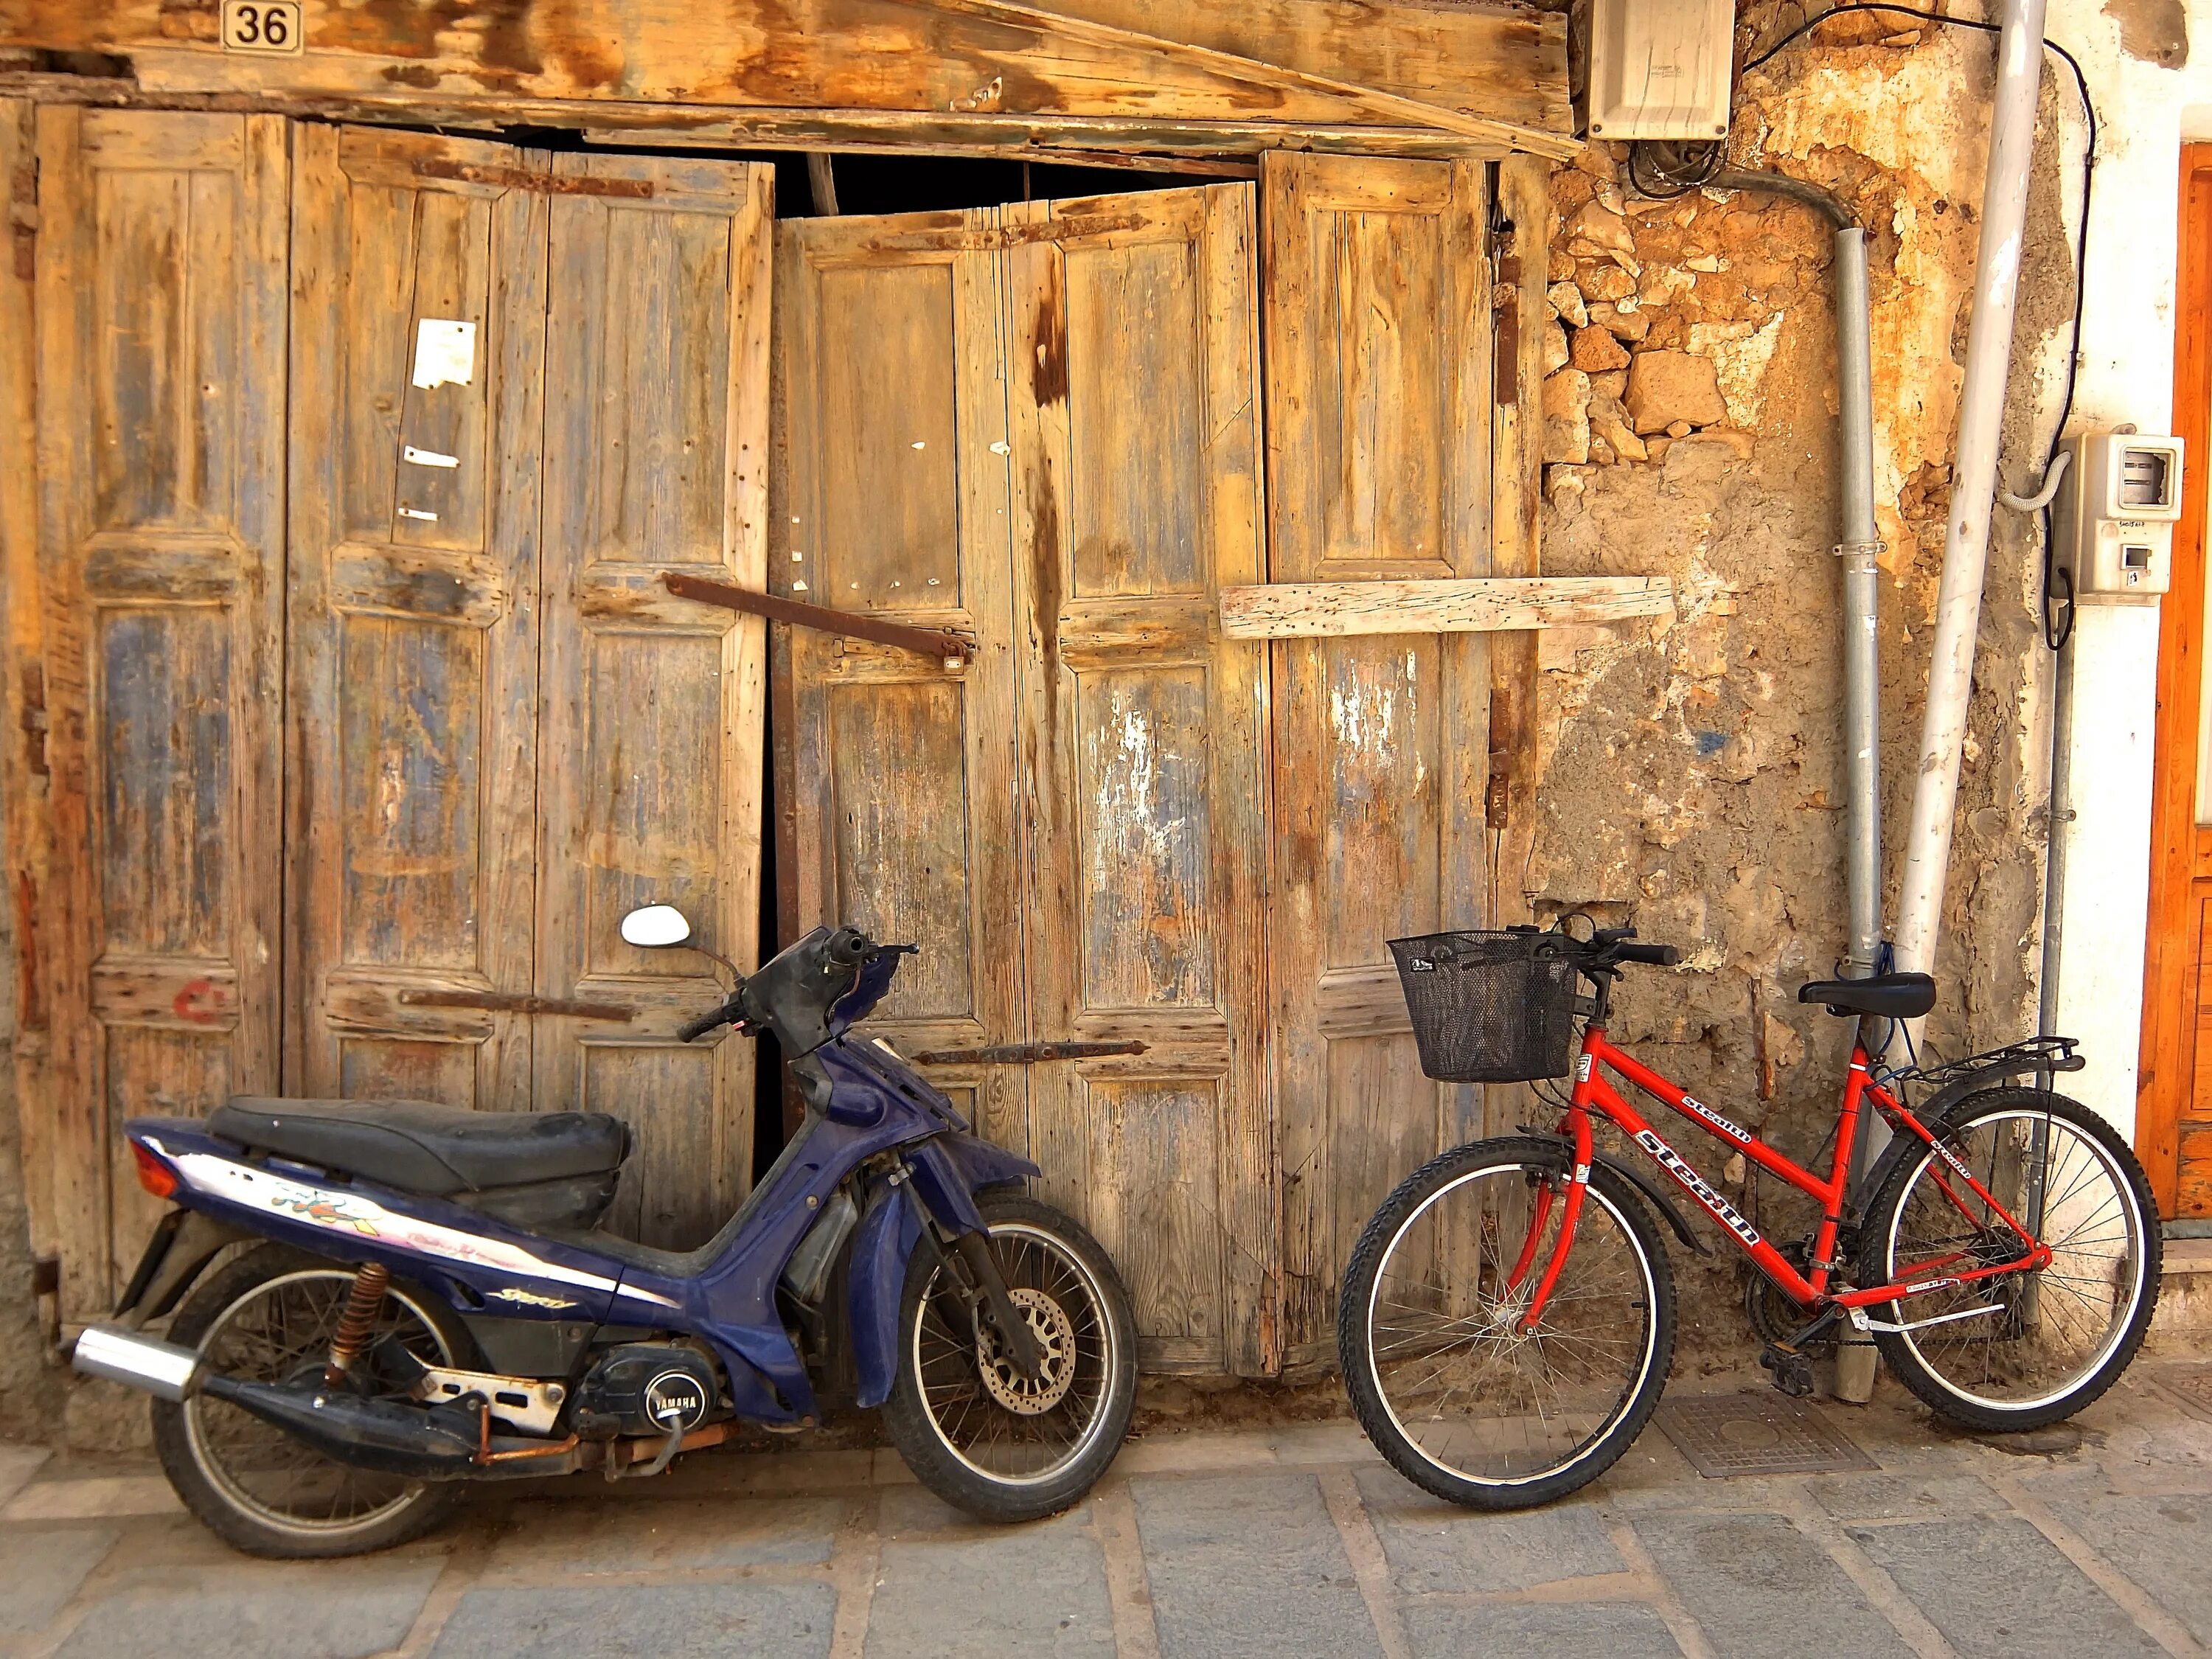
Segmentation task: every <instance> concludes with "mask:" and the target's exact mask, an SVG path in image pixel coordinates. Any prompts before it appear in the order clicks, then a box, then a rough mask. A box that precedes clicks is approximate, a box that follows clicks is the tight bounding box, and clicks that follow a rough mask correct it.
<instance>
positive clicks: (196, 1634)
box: [0, 1361, 2212, 1659]
mask: <svg viewBox="0 0 2212 1659" xmlns="http://www.w3.org/2000/svg"><path fill="white" fill-rule="evenodd" d="M2207 1376H2212V1372H2208V1371H2207V1370H2204V1369H2203V1368H2198V1369H2197V1370H2184V1369H2181V1368H2179V1367H2176V1366H2173V1365H2172V1364H2163V1365H2162V1364H2158V1363H2155V1362H2148V1361H2147V1362H2146V1363H2145V1364H2142V1365H2140V1366H2138V1367H2137V1368H2136V1371H2135V1372H2134V1373H2132V1374H2131V1375H2130V1377H2129V1378H2128V1379H2127V1380H2126V1381H2125V1382H2124V1383H2123V1384H2122V1386H2121V1387H2120V1388H2119V1389H2116V1390H2115V1391H2114V1392H2113V1394H2112V1395H2110V1396H2108V1397H2107V1398H2106V1400H2105V1401H2101V1402H2100V1403H2099V1404H2098V1405H2097V1406H2095V1407H2092V1408H2091V1409H2090V1410H2089V1411H2088V1412H2087V1413H2084V1414H2083V1415H2082V1417H2081V1419H2080V1428H2081V1431H2082V1432H2081V1435H2080V1436H2079V1443H2078V1444H2073V1445H2071V1446H2070V1448H2069V1444H2068V1443H2069V1442H2071V1441H2072V1440H2073V1439H2074V1438H2075V1437H2073V1436H2071V1435H2069V1434H2053V1435H2051V1436H2050V1437H2047V1438H2043V1439H2040V1440H2039V1441H2038V1444H2039V1445H2041V1446H2043V1447H2045V1449H2043V1450H2031V1449H2026V1448H2022V1447H2018V1446H2015V1447H2012V1448H2010V1449H1998V1448H1996V1447H1995V1446H1993V1445H1991V1444H1990V1443H1984V1442H1982V1441H1979V1440H1977V1439H1975V1438H1972V1437H1967V1436H1964V1435H1960V1434H1958V1433H1955V1432H1953V1431H1948V1430H1946V1429H1943V1428H1942V1427H1940V1426H1938V1425H1936V1424H1934V1423H1933V1422H1932V1421H1931V1420H1930V1419H1929V1418H1928V1416H1927V1415H1926V1414H1925V1413H1923V1412H1921V1411H1920V1410H1919V1409H1918V1407H1917V1406H1914V1405H1913V1404H1912V1403H1911V1401H1908V1400H1905V1399H1904V1398H1903V1397H1902V1396H1898V1397H1894V1398H1892V1397H1889V1396H1888V1395H1887V1394H1886V1395H1885V1396H1884V1398H1883V1399H1882V1400H1881V1401H1877V1403H1876V1404H1875V1405H1874V1406H1871V1407H1863V1408H1852V1407H1841V1406H1833V1405H1830V1406H1826V1407H1823V1408H1822V1410H1823V1411H1824V1413H1825V1414H1826V1416H1827V1417H1828V1419H1829V1420H1830V1421H1831V1422H1832V1423H1834V1424H1835V1425H1838V1426H1840V1427H1841V1428H1843V1429H1844V1431H1846V1432H1847V1433H1848V1434H1849V1436H1850V1438H1851V1439H1852V1440H1853V1441H1854V1442H1855V1443H1857V1445H1858V1446H1859V1447H1860V1448H1862V1449H1863V1450H1864V1451H1865V1452H1866V1453H1867V1454H1868V1455H1869V1456H1870V1457H1871V1458H1872V1459H1873V1461H1874V1462H1875V1463H1876V1464H1877V1465H1878V1466H1879V1467H1878V1468H1876V1469H1875V1470H1873V1471H1869V1472H1863V1473H1857V1474H1828V1475H1804V1476H1797V1477H1791V1478H1779V1477H1738V1478H1735V1479H1728V1480H1707V1479H1704V1478H1702V1477H1700V1476H1699V1474H1696V1473H1695V1472H1694V1471H1693V1470H1692V1468H1691V1466H1690V1465H1689V1464H1688V1463H1687V1462H1685V1461H1684V1459H1683V1458H1682V1456H1681V1455H1680V1454H1679V1453H1678V1452H1677V1451H1676V1450H1675V1449H1674V1446H1673V1445H1672V1444H1671V1443H1669V1442H1668V1439H1667V1438H1666V1437H1664V1436H1663V1435H1662V1433H1661V1432H1660V1431H1659V1430H1658V1429H1657V1428H1656V1427H1654V1428H1652V1429H1650V1430H1649V1431H1646V1433H1645V1434H1644V1437H1643V1439H1642V1440H1641V1441H1640V1442H1639V1443H1638V1444H1637V1446H1636V1447H1635V1448H1634V1449H1632V1451H1631V1452H1630V1453H1629V1455H1628V1456H1627V1457H1626V1459H1624V1460H1623V1461H1622V1462H1621V1463H1620V1465H1618V1466H1617V1467H1616V1468H1615V1469H1614V1470H1613V1472H1612V1473H1611V1474H1608V1475H1607V1477H1606V1478H1605V1479H1604V1480H1601V1481H1600V1482H1598V1483H1597V1484H1596V1485H1595V1486H1592V1487H1590V1488H1589V1489H1587V1490H1586V1491H1585V1492H1583V1493H1582V1494H1580V1495H1578V1496H1577V1498H1574V1499H1571V1500H1570V1501H1568V1502H1565V1503H1563V1504H1556V1505H1553V1507H1551V1508H1549V1509H1545V1510H1534V1511H1530V1512H1527V1513H1522V1514H1519V1515H1512V1516H1483V1515H1474V1514H1469V1513H1467V1512H1464V1511H1462V1510H1455V1509H1452V1508H1450V1507H1449V1506H1447V1505H1444V1504H1437V1503H1435V1502H1433V1501H1431V1499H1429V1498H1426V1497H1425V1495H1423V1494H1422V1493H1420V1492H1418V1491H1416V1490H1415V1489H1414V1488H1413V1487H1412V1486H1407V1484H1406V1483H1405V1482H1404V1481H1402V1480H1400V1479H1398V1477H1397V1476H1396V1475H1395V1474H1392V1473H1391V1472H1390V1471H1389V1469H1388V1468H1385V1467H1384V1466H1383V1464H1382V1463H1381V1462H1379V1461H1378V1460H1377V1459H1376V1457H1375V1455H1373V1453H1372V1452H1371V1451H1370V1449H1369V1448H1368V1446H1367V1443H1365V1441H1364V1440H1363V1439H1361V1438H1360V1437H1359V1434H1358V1431H1357V1429H1356V1428H1355V1427H1354V1426H1353V1425H1350V1424H1348V1423H1330V1424H1319V1425H1299V1426H1294V1427H1281V1428H1274V1429H1266V1430H1246V1431H1235V1432H1189V1433H1175V1432H1163V1433H1156V1434H1152V1435H1148V1436H1146V1437H1143V1438H1141V1439H1139V1440H1137V1441H1133V1442H1132V1443H1130V1444H1129V1445H1128V1446H1127V1448H1126V1449H1124V1451H1123V1453H1122V1455H1121V1460H1120V1462H1118V1463H1117V1465H1116V1466H1115V1469H1114V1471H1113V1473H1112V1474H1109V1477H1108V1478H1107V1479H1106V1480H1105V1481H1103V1483H1101V1485H1100V1486H1099V1487H1098V1489H1097V1491H1096V1492H1094V1493H1093V1494H1092V1495H1091V1498H1089V1499H1088V1500H1087V1501H1086V1502H1085V1503H1084V1504H1081V1505H1079V1506H1078V1507H1077V1508H1076V1509H1074V1510H1072V1511H1070V1512H1069V1513H1067V1514H1066V1515H1064V1516H1059V1517H1058V1518H1056V1519H1054V1520H1051V1521H1048V1522H1042V1523H1041V1524H1038V1525H1036V1526H1030V1527H1024V1528H1012V1529H998V1528H985V1527H981V1526H976V1525H974V1524H972V1523H970V1522H967V1521H966V1520H964V1519H963V1517H961V1516H958V1515H957V1514H955V1513H954V1512H952V1511H951V1510H947V1509H946V1508H945V1507H944V1506H943V1505H942V1504H939V1503H938V1502H937V1501H936V1500H935V1499H933V1498H931V1497H930V1496H929V1495H928V1494H927V1492H923V1491H922V1490H921V1488H920V1487H919V1486H915V1484H914V1483H913V1481H912V1480H911V1479H910V1478H909V1477H908V1475H907V1474H906V1472H905V1470H904V1468H903V1467H902V1466H901V1465H900V1463H899V1462H898V1460H897V1458H896V1455H895V1454H893V1453H891V1452H890V1451H887V1450H886V1451H879V1452H867V1451H823V1452H808V1451H804V1450H795V1451H791V1452H787V1453H784V1454H782V1455H717V1454H714V1453H705V1454H702V1455H697V1456H695V1457H693V1458H691V1459H690V1460H689V1461H688V1462H686V1463H685V1464H684V1466H683V1467H681V1468H678V1469H677V1470H676V1471H675V1472H674V1473H672V1474H671V1475H669V1476H667V1477H665V1478H664V1479H663V1480H659V1481H653V1482H645V1481H641V1482H638V1483H636V1484H635V1485H634V1486H626V1487H616V1488H609V1487H607V1486H605V1485H604V1484H603V1483H601V1482H599V1481H597V1480H587V1479H578V1480H574V1481H571V1482H567V1483H557V1484H556V1483H548V1484H545V1485H542V1486H532V1487H530V1488H527V1489H522V1488H508V1489H507V1490H505V1491H503V1492H500V1493H499V1494H497V1495H495V1496H486V1497H482V1498H477V1500H475V1501H474V1502H473V1503H472V1504H471V1506H470V1508H469V1509H468V1510H465V1512H464V1514H463V1516H462V1517H461V1518H460V1519H459V1520H458V1521H457V1522H454V1523H453V1524H452V1525H450V1526H449V1527H448V1528H447V1529H446V1530H445V1531H444V1532H443V1533H441V1534H439V1535H437V1536H435V1537H434V1538H432V1539H429V1540H426V1541H423V1542H422V1543H419V1544H416V1545H413V1546H410V1547H407V1548H404V1549H400V1550H395V1551H393V1552H392V1553H388V1554H386V1555H381V1556H376V1557H372V1558H369V1559H362V1560H355V1561H343V1562H332V1563H323V1564H314V1565H299V1564H295V1565H277V1564H270V1563H265V1562H256V1561H250V1560H247V1559H245V1558H243V1557H240V1556H238V1555H234V1554H232V1553H229V1552H228V1551H227V1550H226V1549H224V1548H223V1547H222V1546H221V1545H220V1544H218V1543H216V1541H214V1540H213V1539H212V1538H211V1537H210V1536H209V1535H208V1534H205V1533H204V1532H202V1531H201V1530H200V1529H199V1528H197V1526H195V1525H194V1524H193V1523H192V1522H191V1521H189V1520H188V1519H187V1518H186V1517H185V1516H183V1515H182V1514H181V1512H179V1510H178V1508H177V1505H176V1503H175V1500H174V1499H173V1498H172V1497H171V1496H170V1494H169V1490H168V1487H167V1486H166V1485H165V1484H164V1483H163V1482H162V1480H161V1478H160V1476H159V1474H157V1473H155V1472H154V1471H153V1470H152V1469H151V1468H150V1467H149V1466H146V1465H117V1464H109V1465H104V1466H100V1467H97V1468H88V1467H83V1466H77V1465H68V1464H64V1463H61V1462H58V1461H54V1460H47V1461H44V1462H41V1461H40V1456H39V1455H37V1454H34V1453H32V1452H29V1451H25V1450H20V1449H9V1448H7V1447H0V1654H5V1655H7V1656H9V1659H19V1656H20V1659H46V1656H49V1655H57V1654H58V1655H61V1656H64V1659H105V1656H127V1659H150V1656H154V1655H160V1656H163V1659H168V1656H178V1659H187V1656H195V1655H203V1654H204V1655H222V1656H226V1659H228V1656H240V1659H258V1656H262V1655H267V1656H270V1659H280V1656H281V1659H368V1656H371V1655H377V1654H393V1655H403V1656H410V1659H412V1656H434V1659H507V1656H523V1655H530V1656H538V1659H544V1656H564V1655H575V1656H578V1659H582V1656H586V1655H588V1656H592V1659H599V1656H639V1659H692V1656H707V1655H714V1656H731V1655H752V1654H761V1655H771V1654H772V1655H775V1656H778V1659H785V1656H789V1659H800V1656H837V1659H904V1656H931V1655H945V1656H954V1655H957V1656H963V1659H965V1656H973V1655H991V1654H1000V1653H1005V1654H1015V1653H1018V1654H1024V1655H1030V1654H1042V1655H1052V1656H1081V1655H1099V1656H1104V1655H1107V1654H1109V1653H1114V1654H1118V1655H1120V1656H1121V1659H1227V1656H1235V1655H1245V1654H1252V1655H1261V1656H1266V1659H1288V1656H1297V1655H1307V1654H1312V1655H1328V1656H1339V1655H1346V1656H1364V1655H1381V1656H1388V1659H1443V1656H1450V1655H1481V1656H1501V1659H1502V1656H1510V1655H1518V1654H1538V1653H1552V1652H1564V1651H1570V1650H1571V1651H1576V1652H1578V1653H1582V1654H1589V1655H1623V1656H1644V1655H1653V1656H1657V1655H1674V1654H1678V1653H1679V1654H1686V1655H1690V1656H1693V1659H1695V1656H1705V1655H1714V1656H1732V1655H1759V1656H1762V1659H1787V1656H1793V1655H1800V1654H1802V1655H1815V1654H1817V1655H1822V1656H1838V1659H1846V1656H1848V1659H1856V1656H1861V1655H1866V1656H1897V1655H1919V1656H1923V1659H1925V1656H1952V1655H1955V1656H1959V1659H2020V1656H2042V1655H2051V1656H2062V1655H2063V1656H2066V1659H2087V1656H2100V1659H2101V1656H2106V1655H2135V1654H2148V1655H2155V1654H2157V1653H2159V1652H2160V1651H2161V1650H2163V1651H2164V1652H2166V1653H2171V1654H2196V1653H2200V1652H2203V1651H2204V1650H2205V1648H2206V1647H2207V1646H2212V1527H2208V1524H2207V1523H2208V1521H2212V1404H2208V1403H2205V1402H2207V1401H2212V1389H2203V1395H2202V1398H2201V1399H2200V1398H2199V1397H2198V1396H2197V1395H2196V1394H2192V1392H2191V1388H2192V1385H2194V1386H2197V1387H2199V1388H2202V1385H2203V1382H2204V1380H2205V1379H2206V1377H2207ZM1708 1386H1711V1385H1708ZM1678 1392H1680V1391H1678ZM2054 1447H2055V1449H2052V1448H2054Z"/></svg>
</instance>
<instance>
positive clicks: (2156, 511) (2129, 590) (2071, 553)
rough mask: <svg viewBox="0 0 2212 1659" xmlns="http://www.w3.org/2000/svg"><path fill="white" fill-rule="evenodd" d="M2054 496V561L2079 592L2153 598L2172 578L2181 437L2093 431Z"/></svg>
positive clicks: (2077, 442) (2076, 449)
mask: <svg viewBox="0 0 2212 1659" xmlns="http://www.w3.org/2000/svg"><path fill="white" fill-rule="evenodd" d="M2066 453H2068V455H2069V457H2070V458H2071V459H2069V461H2068V463H2067V466H2066V475H2065V477H2063V478H2062V479H2060V481H2059V485H2058V494H2057V497H2056V498H2055V499H2054V500H2053V501H2052V503H2051V562H2052V564H2053V565H2054V566H2055V567H2056V568H2058V569H2060V570H2063V571H2064V572H2066V573H2067V574H2068V575H2069V577H2071V578H2072V580H2073V592H2074V594H2075V597H2076V598H2078V599H2093V598H2098V597H2104V598H2123V599H2125V598H2135V597H2142V598H2151V597H2154V596H2155V595H2157V594H2160V593H2163V592H2166V587H2167V586H2168V584H2169V583H2170V582H2171V581H2172V568H2173V526H2174V525H2175V523H2176V522H2177V521H2179V519H2180V517H2181V440H2180V439H2179V438H2168V437H2147V436H2144V435H2142V434H2140V433H2134V432H2086V433H2083V434H2081V435H2079V436H2077V437H2075V438H2072V439H2069V441H2068V442H2067V445H2066Z"/></svg>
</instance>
